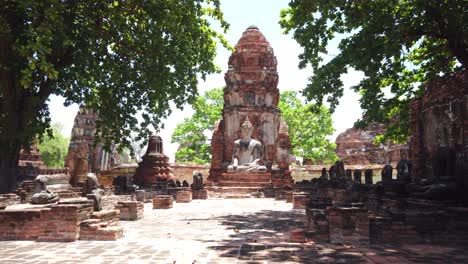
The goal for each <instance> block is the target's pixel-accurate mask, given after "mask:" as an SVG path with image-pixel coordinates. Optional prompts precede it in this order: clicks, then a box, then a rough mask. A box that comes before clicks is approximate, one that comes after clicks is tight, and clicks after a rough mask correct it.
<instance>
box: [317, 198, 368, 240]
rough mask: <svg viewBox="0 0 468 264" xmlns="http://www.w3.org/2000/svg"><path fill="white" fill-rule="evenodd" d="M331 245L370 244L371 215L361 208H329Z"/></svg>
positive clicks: (327, 211)
mask: <svg viewBox="0 0 468 264" xmlns="http://www.w3.org/2000/svg"><path fill="white" fill-rule="evenodd" d="M326 216H327V220H328V228H329V232H330V243H342V244H348V245H361V244H369V215H368V212H367V209H366V208H361V207H328V208H327V210H326Z"/></svg>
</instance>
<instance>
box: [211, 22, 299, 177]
mask: <svg viewBox="0 0 468 264" xmlns="http://www.w3.org/2000/svg"><path fill="white" fill-rule="evenodd" d="M276 67H277V61H276V57H275V56H274V53H273V49H272V47H271V46H270V43H268V41H267V40H266V38H265V36H263V34H262V33H261V32H260V30H259V29H258V28H257V27H256V26H250V27H248V28H247V29H246V30H245V31H244V33H243V34H242V37H241V38H240V40H239V42H238V43H237V45H236V46H235V51H234V53H232V55H231V56H230V58H229V69H228V71H227V72H226V74H225V76H224V79H225V81H226V88H225V90H224V108H223V113H222V119H221V120H220V121H218V122H217V123H216V124H215V129H214V133H213V137H212V141H211V147H212V161H211V169H210V175H209V178H208V180H210V181H212V182H215V183H216V182H219V181H220V180H222V175H223V173H225V172H226V170H227V166H228V165H229V164H230V163H231V162H232V156H233V150H234V144H233V143H234V141H235V140H236V139H239V138H240V137H241V131H240V126H241V124H242V123H243V122H244V121H245V119H246V118H247V117H248V119H249V120H250V122H251V123H252V124H253V127H254V131H253V135H252V137H253V138H255V139H257V140H259V141H260V142H261V143H262V144H263V148H264V149H263V151H264V163H265V165H266V166H267V168H268V172H267V173H268V174H269V175H271V177H270V178H271V184H272V186H285V185H290V183H291V174H290V171H289V149H290V145H291V144H290V140H289V135H288V127H287V124H286V123H285V122H283V121H282V120H281V116H280V110H279V109H278V101H279V90H278V88H277V86H278V72H277V69H276Z"/></svg>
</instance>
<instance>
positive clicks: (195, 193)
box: [192, 190, 208, 200]
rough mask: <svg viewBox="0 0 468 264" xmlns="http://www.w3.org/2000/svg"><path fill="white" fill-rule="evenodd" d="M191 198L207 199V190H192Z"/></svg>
mask: <svg viewBox="0 0 468 264" xmlns="http://www.w3.org/2000/svg"><path fill="white" fill-rule="evenodd" d="M192 199H193V200H206V199H208V190H192Z"/></svg>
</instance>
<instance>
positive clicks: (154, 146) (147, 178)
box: [134, 136, 175, 187]
mask: <svg viewBox="0 0 468 264" xmlns="http://www.w3.org/2000/svg"><path fill="white" fill-rule="evenodd" d="M174 179H175V178H174V175H173V174H172V171H171V168H170V167H169V157H168V156H166V155H165V154H164V153H163V142H162V139H161V137H160V136H151V137H150V138H149V141H148V148H147V150H146V153H145V155H144V156H143V157H142V160H141V162H140V163H138V168H137V170H136V173H135V177H134V181H135V183H136V184H137V185H138V186H140V187H158V186H160V185H161V184H162V182H166V181H168V180H174Z"/></svg>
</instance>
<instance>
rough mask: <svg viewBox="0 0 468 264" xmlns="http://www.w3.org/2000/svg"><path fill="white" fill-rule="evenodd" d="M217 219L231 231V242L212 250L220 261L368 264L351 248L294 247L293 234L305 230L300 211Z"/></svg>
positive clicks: (231, 216) (221, 241)
mask: <svg viewBox="0 0 468 264" xmlns="http://www.w3.org/2000/svg"><path fill="white" fill-rule="evenodd" d="M214 219H216V220H218V221H219V222H220V223H221V224H222V225H224V226H226V228H227V229H228V230H232V234H231V235H229V238H227V239H223V240H219V241H216V242H217V245H216V246H212V247H210V248H211V249H213V250H215V251H217V253H218V254H219V256H220V257H225V258H237V259H238V260H239V261H250V262H249V263H255V262H260V263H262V261H266V260H268V261H269V262H287V261H291V262H299V263H330V262H342V263H367V261H366V258H365V257H363V256H362V254H360V253H359V252H357V251H353V250H352V249H350V248H349V247H343V246H336V245H319V244H314V243H306V244H302V243H291V242H290V241H289V240H290V231H291V230H294V229H301V228H304V223H305V215H304V212H303V211H301V210H293V211H275V210H262V211H260V212H256V213H251V214H232V215H226V216H220V217H216V218H214ZM187 220H189V221H197V220H198V221H199V220H202V219H187ZM211 220H213V218H211ZM201 239H202V238H200V240H201ZM204 242H207V241H204ZM210 242H213V241H210Z"/></svg>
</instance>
